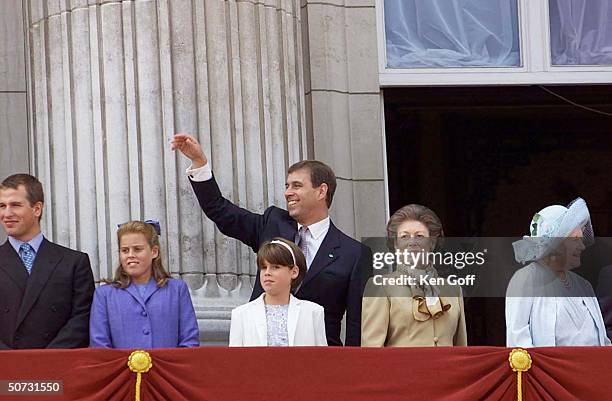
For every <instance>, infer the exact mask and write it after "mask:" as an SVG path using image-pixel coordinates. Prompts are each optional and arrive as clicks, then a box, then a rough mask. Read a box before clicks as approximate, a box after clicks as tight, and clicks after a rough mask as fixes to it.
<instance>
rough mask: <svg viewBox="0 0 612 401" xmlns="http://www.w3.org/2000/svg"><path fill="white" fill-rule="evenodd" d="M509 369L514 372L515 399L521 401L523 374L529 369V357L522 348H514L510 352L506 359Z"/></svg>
mask: <svg viewBox="0 0 612 401" xmlns="http://www.w3.org/2000/svg"><path fill="white" fill-rule="evenodd" d="M508 361H510V367H511V368H512V371H513V372H516V399H517V401H523V376H522V374H523V372H527V371H528V370H529V369H530V368H531V355H529V352H527V351H525V350H524V349H522V348H515V349H513V350H512V351H511V352H510V356H509V357H508Z"/></svg>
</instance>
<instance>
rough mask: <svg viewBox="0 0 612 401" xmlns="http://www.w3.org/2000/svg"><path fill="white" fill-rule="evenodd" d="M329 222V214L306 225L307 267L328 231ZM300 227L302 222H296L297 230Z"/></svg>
mask: <svg viewBox="0 0 612 401" xmlns="http://www.w3.org/2000/svg"><path fill="white" fill-rule="evenodd" d="M329 223H330V219H329V216H327V217H326V218H324V219H323V220H320V221H318V222H316V223H314V224H311V225H309V226H308V231H307V232H306V234H305V235H306V236H307V237H308V238H307V241H306V267H308V268H309V269H310V265H311V263H312V261H313V260H314V258H315V256H316V254H317V252H318V251H319V248H320V247H321V244H322V243H323V240H324V239H325V236H326V235H327V232H328V231H329ZM300 228H302V224H300V223H298V232H299V231H300Z"/></svg>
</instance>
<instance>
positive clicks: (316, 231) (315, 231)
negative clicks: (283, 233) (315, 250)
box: [297, 216, 331, 239]
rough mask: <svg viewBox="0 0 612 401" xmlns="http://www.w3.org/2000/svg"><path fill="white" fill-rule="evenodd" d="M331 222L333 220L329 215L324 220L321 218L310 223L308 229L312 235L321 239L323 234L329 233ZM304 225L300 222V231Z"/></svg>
mask: <svg viewBox="0 0 612 401" xmlns="http://www.w3.org/2000/svg"><path fill="white" fill-rule="evenodd" d="M330 223H331V220H330V219H329V216H327V217H326V218H324V219H323V220H319V221H317V222H316V223H313V224H311V225H309V226H308V231H310V235H312V238H314V239H319V237H320V236H321V235H324V234H327V231H328V230H329V225H330ZM302 226H303V224H300V223H298V226H297V228H298V231H299V230H300V228H302Z"/></svg>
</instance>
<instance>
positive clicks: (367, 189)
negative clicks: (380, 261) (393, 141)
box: [301, 0, 387, 239]
mask: <svg viewBox="0 0 612 401" xmlns="http://www.w3.org/2000/svg"><path fill="white" fill-rule="evenodd" d="M301 3H302V20H303V21H304V23H303V24H302V27H303V32H302V37H303V41H304V50H305V52H304V63H305V68H304V72H305V73H304V82H305V89H306V117H307V118H306V121H307V130H308V133H309V135H312V136H313V149H312V150H313V152H314V157H315V158H317V159H319V160H323V161H325V162H327V163H329V164H330V165H331V166H333V168H334V170H335V172H336V175H337V176H338V192H337V194H336V199H335V200H334V204H333V205H332V210H331V214H332V219H334V221H335V222H336V224H338V225H339V227H340V228H341V229H342V230H344V232H345V233H347V234H348V235H351V236H353V237H355V238H357V239H360V238H362V237H372V236H384V235H385V224H386V219H387V212H386V202H387V200H386V193H387V190H386V187H385V180H384V165H385V163H384V154H385V152H384V146H383V144H384V139H383V124H382V121H381V114H382V96H381V91H380V86H379V83H378V65H377V57H378V53H377V42H376V10H375V0H325V1H320V0H302V1H301Z"/></svg>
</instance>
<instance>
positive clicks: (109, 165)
mask: <svg viewBox="0 0 612 401" xmlns="http://www.w3.org/2000/svg"><path fill="white" fill-rule="evenodd" d="M23 1H24V10H25V11H26V23H27V27H28V29H27V44H28V56H29V67H30V70H29V75H28V81H29V90H30V93H31V95H32V102H31V103H32V104H31V119H32V124H31V135H32V138H33V149H32V156H33V159H34V172H35V174H37V175H38V176H39V177H40V179H41V180H42V182H43V183H44V186H45V189H46V191H47V209H46V213H45V219H44V226H45V232H46V234H47V235H48V236H49V237H50V238H51V239H52V240H54V241H56V242H58V243H61V244H65V245H67V246H70V247H73V248H76V249H81V250H83V251H85V252H88V253H89V255H90V258H91V261H92V266H93V268H94V271H95V276H96V278H104V277H110V276H111V275H112V272H113V270H114V268H115V267H116V264H117V257H116V255H117V243H116V242H117V241H116V238H115V230H116V227H117V224H120V223H123V222H125V221H128V220H130V219H147V218H152V219H158V220H160V222H161V226H162V236H161V240H162V244H163V245H162V248H163V255H164V261H165V266H166V267H167V268H168V270H170V271H171V272H172V273H173V274H174V275H175V276H177V277H181V278H183V279H185V280H186V281H187V282H188V283H189V285H190V288H191V289H192V299H193V301H194V305H195V306H196V309H197V313H198V319H199V321H200V328H201V331H202V337H201V338H202V341H203V342H204V343H222V342H225V341H227V332H228V329H229V312H230V310H231V308H232V307H233V306H235V305H237V304H240V303H244V302H246V300H247V298H248V296H249V295H250V292H251V286H252V280H253V277H254V275H255V263H254V260H255V259H254V254H253V253H252V252H251V250H250V249H247V248H246V247H245V246H243V245H242V244H239V243H238V242H237V241H235V240H232V239H230V238H228V237H226V236H224V235H222V234H220V233H219V232H218V231H217V230H216V229H215V227H214V225H213V224H212V222H211V221H209V220H208V219H206V218H205V217H204V216H203V214H202V212H201V210H200V208H199V206H198V204H197V202H196V199H195V196H194V195H193V193H192V190H191V186H190V185H189V183H188V180H187V178H186V176H185V173H184V170H185V168H186V167H187V166H188V162H187V161H186V159H185V158H183V157H181V156H179V155H176V154H175V153H173V152H172V151H171V150H170V145H169V143H168V141H169V138H170V137H171V136H172V135H173V133H175V132H188V133H193V134H194V135H196V136H197V137H198V138H199V140H200V142H201V143H202V144H203V146H204V148H205V151H206V152H207V154H208V155H209V159H210V161H211V163H212V167H213V170H214V172H215V176H216V178H217V180H218V182H219V184H220V186H221V190H222V192H223V193H224V194H225V195H226V196H227V197H228V198H229V199H231V200H232V201H233V202H235V203H237V204H239V205H241V206H243V207H246V208H248V209H251V210H254V211H259V212H261V211H263V210H264V209H265V207H266V206H268V205H271V204H280V205H282V204H284V199H283V191H284V180H285V172H286V168H287V167H288V165H290V164H291V163H293V162H295V161H297V160H300V159H301V158H303V157H305V155H306V152H307V135H306V129H305V119H304V102H303V93H304V87H303V78H302V77H303V72H302V66H303V64H302V52H301V28H300V26H301V25H300V24H301V23H300V13H299V10H300V8H299V6H300V5H299V1H297V0H295V1H294V0H283V1H272V0H265V1H255V0H253V1H246V0H245V1H221V0H157V1H155V0H123V1H118V0H114V1H112V0H71V1H66V0H23Z"/></svg>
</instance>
